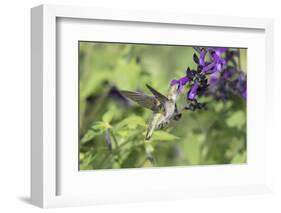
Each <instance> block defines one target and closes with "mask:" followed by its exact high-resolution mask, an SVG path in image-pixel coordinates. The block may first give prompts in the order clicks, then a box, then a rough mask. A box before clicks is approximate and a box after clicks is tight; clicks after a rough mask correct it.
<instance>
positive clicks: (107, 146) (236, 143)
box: [79, 42, 246, 170]
mask: <svg viewBox="0 0 281 213" xmlns="http://www.w3.org/2000/svg"><path fill="white" fill-rule="evenodd" d="M239 51H240V55H241V56H240V64H241V67H242V70H243V71H245V70H246V50H245V49H240V50H239ZM194 52H195V51H194V49H193V48H192V47H189V46H163V45H137V44H117V43H95V42H79V96H80V97H79V99H80V100H79V117H80V133H79V135H80V141H79V150H80V170H91V169H110V168H138V167H152V166H157V167H160V166H186V165H208V164H234V163H246V101H245V100H244V99H242V98H240V97H233V98H231V99H230V100H228V101H217V100H213V99H211V98H207V99H206V98H205V99H206V100H203V101H208V102H209V104H208V110H202V111H195V112H192V111H186V112H185V113H184V114H183V116H182V118H181V119H180V120H179V121H173V122H172V123H171V125H170V127H169V128H168V129H165V130H158V131H156V132H155V133H154V135H153V137H152V138H151V141H150V143H151V145H152V147H153V148H154V152H153V155H154V157H155V159H156V163H155V164H154V165H152V164H151V163H150V161H148V160H147V157H146V153H145V150H144V145H143V143H144V135H145V132H146V127H147V122H148V121H149V119H150V116H151V114H152V112H151V111H150V110H148V109H144V108H142V107H140V106H139V105H137V104H135V103H133V102H129V101H128V100H126V99H124V98H123V97H122V96H120V94H119V92H118V90H119V89H120V90H131V91H142V92H144V93H147V94H150V93H149V91H148V89H147V88H146V87H145V84H149V85H151V86H152V87H154V88H155V89H157V90H158V91H159V92H161V93H162V94H166V92H167V89H168V87H169V82H170V80H171V79H178V78H180V77H182V76H183V75H184V74H185V70H186V68H187V66H189V67H190V68H194V69H196V64H195V63H194V62H193V54H194ZM185 94H186V92H185V93H184V94H182V95H181V97H180V100H179V101H178V106H179V107H180V106H183V105H184V104H185ZM203 99H204V98H203Z"/></svg>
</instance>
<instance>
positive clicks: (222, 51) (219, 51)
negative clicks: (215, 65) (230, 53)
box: [216, 47, 227, 55]
mask: <svg viewBox="0 0 281 213" xmlns="http://www.w3.org/2000/svg"><path fill="white" fill-rule="evenodd" d="M226 50H227V48H225V47H218V48H217V49H216V54H217V55H221V54H222V53H224V52H225V51H226Z"/></svg>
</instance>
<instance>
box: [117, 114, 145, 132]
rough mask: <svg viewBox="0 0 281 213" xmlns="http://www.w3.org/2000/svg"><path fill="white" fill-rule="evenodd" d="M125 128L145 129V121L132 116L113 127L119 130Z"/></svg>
mask: <svg viewBox="0 0 281 213" xmlns="http://www.w3.org/2000/svg"><path fill="white" fill-rule="evenodd" d="M125 126H127V127H128V128H129V129H135V128H137V126H141V127H145V126H146V124H145V121H144V119H143V118H142V117H140V116H136V115H132V116H130V117H128V118H126V119H125V120H123V121H121V122H120V123H118V124H117V125H116V126H115V128H116V129H121V128H123V127H125Z"/></svg>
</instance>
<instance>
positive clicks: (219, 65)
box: [215, 63, 222, 71]
mask: <svg viewBox="0 0 281 213" xmlns="http://www.w3.org/2000/svg"><path fill="white" fill-rule="evenodd" d="M215 68H216V71H220V70H221V68H222V65H221V63H217V64H216V66H215Z"/></svg>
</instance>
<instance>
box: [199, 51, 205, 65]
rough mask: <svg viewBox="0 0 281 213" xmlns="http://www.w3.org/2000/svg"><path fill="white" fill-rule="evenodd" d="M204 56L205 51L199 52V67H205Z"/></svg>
mask: <svg viewBox="0 0 281 213" xmlns="http://www.w3.org/2000/svg"><path fill="white" fill-rule="evenodd" d="M205 55H206V53H205V51H201V52H200V57H199V64H200V65H201V66H205Z"/></svg>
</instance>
